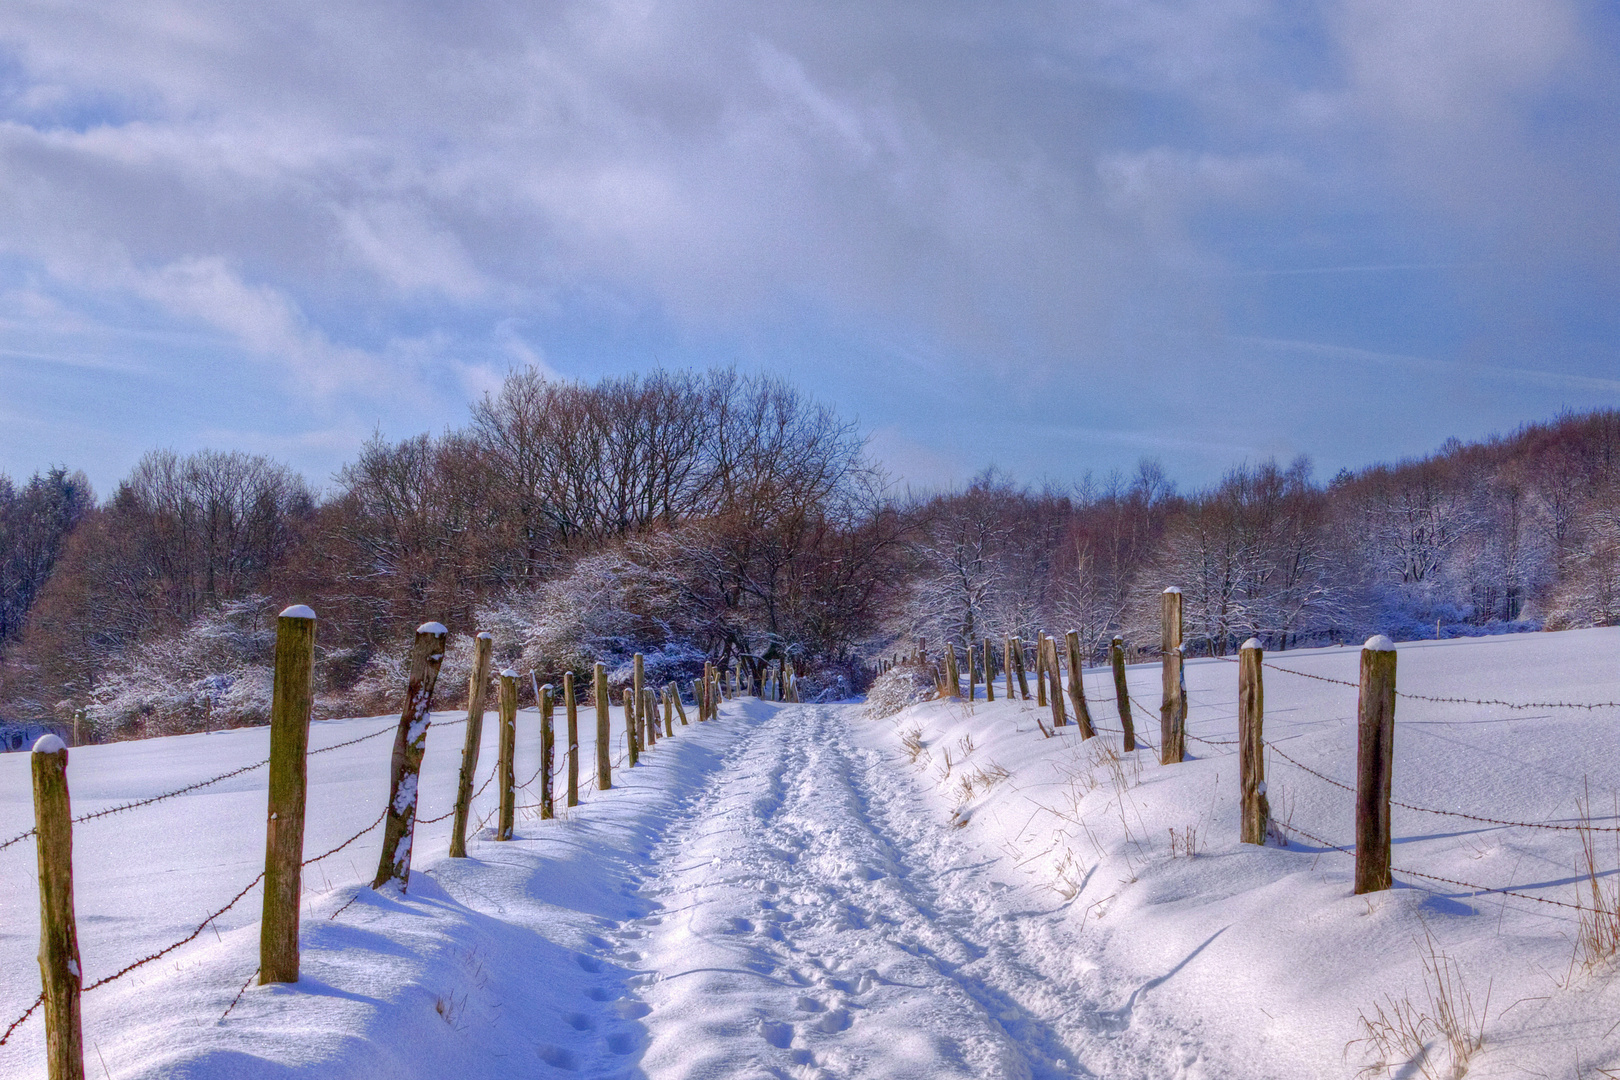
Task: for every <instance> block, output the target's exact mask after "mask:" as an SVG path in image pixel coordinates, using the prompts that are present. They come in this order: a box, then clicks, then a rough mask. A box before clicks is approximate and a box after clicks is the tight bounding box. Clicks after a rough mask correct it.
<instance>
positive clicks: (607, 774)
mask: <svg viewBox="0 0 1620 1080" xmlns="http://www.w3.org/2000/svg"><path fill="white" fill-rule="evenodd" d="M591 693H592V695H593V696H594V697H595V698H596V788H597V790H598V791H606V790H607V789H608V788H610V787H612V786H613V757H612V755H611V753H610V752H609V751H610V749H611V747H610V746H609V743H610V742H611V740H612V738H613V735H612V732H611V731H610V730H609V729H608V709H609V707H610V705H611V702H610V701H609V700H608V685H607V668H605V667H603V666H602V665H601V664H597V665H596V667H595V669H594V679H593V681H592V684H591Z"/></svg>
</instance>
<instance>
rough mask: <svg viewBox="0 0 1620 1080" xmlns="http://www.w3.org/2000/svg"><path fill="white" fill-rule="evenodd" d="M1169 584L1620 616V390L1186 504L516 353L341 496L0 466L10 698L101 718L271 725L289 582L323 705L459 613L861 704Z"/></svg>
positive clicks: (1139, 639) (1286, 604)
mask: <svg viewBox="0 0 1620 1080" xmlns="http://www.w3.org/2000/svg"><path fill="white" fill-rule="evenodd" d="M1167 585H1176V586H1178V587H1180V588H1181V589H1182V592H1183V594H1184V598H1185V611H1186V620H1187V641H1188V644H1189V647H1190V648H1192V649H1193V650H1195V651H1206V652H1211V653H1226V652H1230V651H1231V650H1233V649H1234V648H1235V647H1236V646H1237V645H1238V644H1239V643H1240V642H1242V641H1243V640H1244V639H1246V638H1248V637H1250V636H1258V637H1260V638H1262V639H1263V640H1264V641H1266V643H1267V644H1268V646H1270V647H1273V648H1290V647H1294V646H1297V645H1304V644H1311V643H1321V642H1327V641H1340V640H1354V639H1357V638H1358V637H1360V636H1364V635H1365V634H1368V633H1371V632H1373V631H1375V630H1376V631H1383V632H1386V633H1391V634H1393V635H1394V636H1396V637H1406V638H1410V637H1416V636H1428V635H1432V634H1433V633H1434V632H1435V627H1436V624H1437V623H1438V624H1439V625H1440V626H1441V627H1442V629H1443V630H1444V632H1447V633H1459V632H1468V633H1478V632H1490V631H1492V630H1499V629H1516V628H1517V629H1524V628H1531V627H1535V626H1543V625H1544V626H1549V627H1554V626H1559V627H1561V626H1584V625H1596V624H1611V623H1617V622H1620V412H1597V413H1591V414H1586V415H1578V416H1577V415H1569V416H1563V417H1560V418H1558V419H1557V420H1556V421H1554V422H1552V423H1549V424H1543V425H1534V426H1530V427H1526V428H1524V429H1522V430H1521V431H1519V432H1517V433H1515V434H1514V435H1512V436H1509V437H1506V438H1498V439H1492V440H1490V441H1487V442H1483V443H1478V444H1471V445H1464V444H1462V443H1459V442H1456V441H1455V440H1453V441H1451V442H1449V443H1447V444H1446V445H1445V446H1444V447H1442V449H1441V450H1440V451H1439V452H1438V453H1436V454H1434V455H1432V456H1430V457H1427V458H1424V459H1421V460H1415V461H1406V462H1401V463H1398V464H1392V465H1377V466H1373V467H1371V468H1368V469H1365V470H1362V471H1361V472H1357V473H1352V472H1348V471H1342V472H1340V473H1339V474H1338V475H1337V476H1335V477H1334V478H1333V479H1332V480H1331V481H1330V482H1329V483H1327V484H1326V485H1322V484H1319V483H1317V482H1316V481H1315V479H1314V478H1313V476H1312V470H1311V466H1310V463H1309V461H1307V460H1305V459H1303V458H1301V459H1298V460H1296V461H1294V462H1292V463H1290V464H1288V465H1287V466H1281V465H1278V464H1276V463H1274V462H1269V461H1266V462H1261V463H1259V464H1255V465H1245V466H1240V467H1237V468H1234V469H1232V470H1231V471H1230V472H1228V473H1227V474H1226V475H1225V476H1224V477H1222V479H1221V480H1220V481H1219V482H1217V483H1215V484H1212V485H1210V486H1209V487H1208V488H1205V489H1202V490H1197V491H1192V492H1186V493H1182V492H1178V491H1177V490H1176V489H1175V487H1174V485H1173V484H1171V483H1170V482H1169V480H1168V479H1167V478H1166V476H1165V474H1164V471H1163V470H1162V468H1160V467H1159V466H1158V464H1157V463H1155V462H1153V461H1144V462H1142V463H1141V464H1140V465H1139V466H1138V468H1137V469H1136V470H1135V472H1134V473H1132V474H1130V475H1125V474H1120V473H1114V474H1110V475H1108V476H1105V477H1102V478H1097V477H1095V476H1092V475H1090V474H1087V475H1086V477H1085V478H1084V479H1083V480H1082V481H1081V482H1080V483H1078V484H1075V485H1072V486H1070V487H1068V488H1064V489H1061V490H1060V489H1056V488H1047V489H1043V490H1039V491H1036V490H1031V489H1029V488H1026V487H1023V486H1020V485H1018V484H1016V483H1014V482H1013V481H1012V480H1010V479H1008V478H1007V477H1004V476H1001V475H999V474H997V473H995V472H994V471H991V472H986V473H984V474H982V475H981V476H979V477H977V478H975V479H974V480H973V481H971V482H970V483H968V484H966V485H964V486H963V487H961V488H960V489H957V490H954V491H947V492H939V493H934V494H927V495H923V496H912V495H906V496H903V497H902V496H900V495H898V494H897V493H896V492H895V491H893V490H892V488H891V487H890V486H889V484H888V482H887V481H886V479H885V477H884V476H883V474H882V472H881V470H880V469H879V468H878V467H877V466H876V465H875V464H874V463H873V462H871V461H870V460H869V459H868V458H867V457H866V455H865V452H864V446H863V441H862V439H861V438H860V437H859V435H858V433H857V432H856V430H855V428H854V426H853V425H852V424H851V423H850V422H848V421H846V420H844V419H842V418H840V417H839V416H837V415H836V414H835V413H834V412H832V411H831V410H830V409H828V408H826V407H825V406H823V405H821V404H818V403H817V402H815V401H814V400H812V399H810V398H809V397H807V396H806V395H804V394H803V393H802V392H801V391H799V390H797V389H795V388H794V387H792V386H791V385H789V384H787V383H786V382H784V381H782V380H780V379H776V378H771V377H763V376H746V375H740V374H738V373H737V372H735V371H731V370H716V371H709V372H703V373H694V372H663V371H659V372H654V373H652V374H649V375H639V376H636V375H632V376H626V377H622V378H611V379H604V380H602V381H600V382H597V383H594V384H583V383H575V382H564V381H555V380H548V379H546V378H544V377H542V376H541V375H540V374H539V373H538V372H536V371H534V370H532V369H528V370H522V371H516V372H513V373H512V374H511V375H509V376H508V377H507V378H506V380H505V381H504V383H503V384H502V386H501V387H500V389H499V390H497V391H495V392H493V393H490V394H488V395H486V396H485V397H484V398H483V399H482V400H480V401H478V402H476V403H475V404H474V405H473V407H472V412H471V417H470V421H469V423H468V424H467V425H466V426H465V427H463V428H461V429H459V430H454V431H447V432H445V433H443V434H441V435H418V436H414V437H410V438H406V439H402V440H400V441H398V442H390V441H388V440H386V439H384V438H382V437H381V436H380V435H379V436H376V437H374V438H373V439H372V440H371V441H370V442H368V443H367V444H366V445H365V446H364V447H362V449H361V451H360V453H359V454H358V456H357V457H356V458H355V459H354V460H353V461H352V462H350V463H349V464H347V465H345V466H344V467H343V468H342V469H340V470H339V471H338V473H337V474H336V476H335V477H333V484H332V486H331V488H330V489H329V490H328V491H327V492H326V493H325V494H324V495H317V494H316V493H315V492H313V491H311V490H310V488H309V487H308V485H307V484H306V483H305V482H304V481H303V479H302V478H300V477H299V476H298V475H297V474H295V473H293V472H292V471H291V470H289V469H287V468H286V467H285V466H282V465H280V464H278V463H276V462H274V461H272V460H270V459H268V458H265V457H262V456H257V455H250V454H243V453H236V452H215V451H204V452H201V453H197V454H192V455H189V456H180V455H177V454H175V453H173V452H170V451H153V452H152V453H149V454H147V455H146V456H145V457H144V458H142V459H141V461H140V462H139V463H138V464H137V465H136V467H135V468H134V470H133V471H132V472H131V474H130V475H129V476H128V477H127V478H126V479H125V480H124V481H123V482H122V483H120V484H119V485H118V487H117V488H116V490H115V491H114V492H113V493H112V494H111V496H110V497H109V498H107V499H106V501H105V502H103V503H101V504H100V505H99V506H98V505H96V503H95V500H94V497H93V495H92V494H91V492H90V489H89V485H88V483H86V482H85V480H84V477H83V476H82V474H69V473H68V472H67V471H66V470H65V469H52V470H51V471H49V472H48V473H45V474H42V475H38V476H35V477H34V478H33V479H32V480H30V481H29V482H28V483H27V484H26V485H23V486H21V487H17V486H15V485H13V484H12V483H11V482H10V481H9V480H5V479H4V478H0V709H3V710H4V711H5V712H6V713H7V715H17V716H19V717H28V718H35V719H47V720H48V719H53V718H54V719H63V718H65V717H66V716H67V715H70V714H71V713H73V712H75V711H77V710H80V709H83V710H86V711H87V712H88V714H89V715H90V718H91V720H92V723H93V724H94V725H95V726H96V727H97V729H98V730H99V731H101V732H102V733H103V734H105V735H108V736H115V735H127V734H141V733H152V732H160V731H175V730H187V729H190V728H194V727H197V726H200V725H201V724H203V723H247V722H256V721H258V720H260V719H262V718H263V716H264V714H265V710H266V708H267V705H268V697H267V695H268V693H269V681H268V669H267V666H266V665H267V663H268V659H269V658H268V654H267V650H268V643H269V641H270V637H269V636H268V634H269V631H270V628H271V619H272V618H273V616H274V614H275V612H276V611H277V610H279V608H280V607H281V606H283V605H285V604H287V603H291V602H295V601H297V602H308V603H310V604H312V605H314V606H315V607H316V609H317V611H318V612H319V614H320V617H321V622H320V630H319V643H320V654H319V655H320V670H319V679H320V687H321V695H322V696H321V704H320V708H321V710H322V711H323V713H328V714H330V713H336V712H342V711H353V710H359V709H372V708H382V707H386V706H388V705H390V704H392V701H391V698H392V696H393V695H396V694H397V693H398V689H399V687H398V685H397V683H398V681H399V677H400V670H399V665H400V662H401V660H402V658H403V649H404V645H405V643H406V642H407V641H408V639H409V634H410V630H411V628H412V627H414V626H415V625H416V624H417V623H419V622H421V621H423V620H424V619H428V618H433V619H438V620H441V621H443V622H445V623H447V624H449V625H450V626H451V628H452V630H453V631H455V632H456V633H457V635H460V637H458V638H457V639H455V643H454V644H453V645H452V648H451V652H450V655H449V656H448V658H447V659H446V662H445V667H444V674H443V675H442V676H441V686H442V687H444V688H445V693H446V695H447V697H448V695H453V694H454V693H456V692H458V691H459V690H461V689H464V688H465V682H466V679H467V678H468V673H469V670H470V656H471V648H470V644H468V643H467V641H462V640H461V637H464V636H465V635H466V634H470V633H472V632H474V631H477V630H483V629H488V630H490V631H491V632H493V633H494V634H495V636H496V640H497V649H498V652H499V656H500V658H501V660H502V662H503V663H521V664H523V665H526V666H528V667H532V668H535V669H538V670H539V671H540V672H541V675H542V678H543V679H544V678H548V677H549V678H555V677H558V676H560V675H561V673H562V672H563V671H565V670H574V671H576V672H577V673H578V674H580V675H584V674H585V673H586V670H587V668H588V665H589V664H590V663H592V662H594V661H596V660H603V661H606V662H607V663H608V664H609V666H610V668H612V669H613V670H614V671H615V673H616V674H615V677H618V674H619V673H621V672H624V671H628V659H629V657H630V655H631V654H632V653H633V652H642V653H643V654H644V655H646V656H647V657H648V658H649V661H648V662H649V664H650V665H651V666H652V668H653V669H655V670H656V671H657V672H658V673H659V678H665V677H687V676H689V675H690V673H691V672H693V671H695V670H697V669H699V668H700V667H701V664H702V662H703V661H704V660H705V659H718V660H721V661H726V662H729V661H731V660H733V659H742V660H744V661H745V662H751V663H759V662H762V661H763V660H765V659H766V658H770V659H772V660H774V659H779V658H780V659H787V660H790V661H792V662H794V663H795V664H798V665H799V666H800V667H801V670H803V671H804V672H805V673H806V674H807V675H808V677H809V680H810V681H809V682H807V683H806V685H807V686H811V685H814V684H816V682H817V680H820V685H821V686H822V687H824V689H825V690H826V692H828V693H833V692H838V693H844V692H849V691H850V690H852V689H854V688H855V684H856V683H857V682H858V680H859V671H860V663H859V661H860V659H861V658H862V657H864V656H869V655H872V654H875V653H880V652H886V651H890V650H894V649H898V648H901V647H903V645H902V644H901V643H909V642H911V641H912V640H914V639H915V638H916V637H925V638H928V639H930V640H931V641H934V642H940V641H946V640H950V641H955V642H957V643H959V644H960V643H962V642H964V641H973V642H975V643H977V642H978V641H980V640H982V639H984V638H986V637H989V638H992V639H999V638H1000V637H1001V636H1003V635H1005V634H1018V635H1021V636H1025V637H1028V636H1031V635H1032V634H1033V633H1034V632H1035V631H1036V630H1038V629H1048V630H1068V629H1075V630H1077V631H1079V634H1080V638H1081V641H1082V643H1083V647H1084V648H1085V649H1086V650H1088V652H1089V653H1090V655H1092V656H1093V657H1097V658H1101V657H1102V655H1103V653H1104V651H1105V650H1106V648H1107V645H1108V642H1109V640H1110V639H1111V638H1112V637H1113V636H1114V635H1116V634H1118V635H1122V636H1123V637H1125V638H1126V639H1127V641H1128V642H1129V643H1131V644H1132V645H1135V646H1138V647H1148V648H1152V647H1153V646H1155V645H1156V643H1157V640H1158V627H1157V620H1158V596H1159V593H1160V592H1161V591H1162V590H1163V589H1164V587H1165V586H1167ZM469 640H470V639H469Z"/></svg>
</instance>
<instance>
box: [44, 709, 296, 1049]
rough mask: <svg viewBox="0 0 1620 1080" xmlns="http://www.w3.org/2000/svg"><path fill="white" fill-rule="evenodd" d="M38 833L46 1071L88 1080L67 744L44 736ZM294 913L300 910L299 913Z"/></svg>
mask: <svg viewBox="0 0 1620 1080" xmlns="http://www.w3.org/2000/svg"><path fill="white" fill-rule="evenodd" d="M30 757H31V758H32V761H31V762H30V764H31V766H32V768H33V774H34V832H35V836H36V847H37V850H38V852H39V981H40V986H41V989H42V992H43V997H44V1001H45V1068H46V1076H47V1077H49V1080H84V1034H83V1023H82V1019H81V1017H80V1013H79V988H80V987H81V986H82V985H83V983H84V976H83V974H82V972H83V970H84V969H83V968H82V967H80V965H79V928H78V919H77V918H76V917H75V916H74V914H73V808H72V806H71V805H70V803H69V800H68V783H67V762H68V750H67V744H66V743H64V742H63V741H62V740H61V738H60V737H59V736H56V735H42V736H40V738H39V741H38V742H36V743H34V752H33V753H32V754H31V755H30ZM295 910H296V909H295Z"/></svg>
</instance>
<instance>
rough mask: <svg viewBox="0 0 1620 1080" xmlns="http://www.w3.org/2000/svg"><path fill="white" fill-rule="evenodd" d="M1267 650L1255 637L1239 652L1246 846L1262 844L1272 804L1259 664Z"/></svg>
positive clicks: (1240, 771) (1240, 752) (1240, 751)
mask: <svg viewBox="0 0 1620 1080" xmlns="http://www.w3.org/2000/svg"><path fill="white" fill-rule="evenodd" d="M1265 659H1266V651H1265V650H1264V649H1263V648H1261V647H1260V641H1259V639H1258V638H1250V639H1249V640H1248V641H1245V642H1244V643H1243V647H1242V648H1241V649H1239V650H1238V776H1239V780H1240V782H1241V784H1242V785H1243V808H1242V809H1243V834H1242V836H1241V837H1240V839H1241V840H1242V841H1243V843H1245V844H1264V843H1265V842H1266V824H1267V822H1268V821H1270V819H1271V804H1270V802H1269V801H1268V800H1267V799H1266V760H1265V752H1266V740H1265V718H1266V689H1265V678H1264V674H1263V670H1264V669H1263V668H1262V667H1261V665H1262V664H1264V663H1265Z"/></svg>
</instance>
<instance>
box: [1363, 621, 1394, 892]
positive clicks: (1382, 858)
mask: <svg viewBox="0 0 1620 1080" xmlns="http://www.w3.org/2000/svg"><path fill="white" fill-rule="evenodd" d="M1356 711H1357V716H1358V720H1359V724H1358V732H1357V733H1358V738H1357V740H1356V892H1357V893H1358V894H1359V893H1368V892H1379V891H1380V890H1383V889H1387V888H1389V887H1390V884H1391V881H1390V874H1389V866H1390V825H1389V791H1390V781H1391V777H1392V774H1393V772H1394V764H1395V643H1394V642H1392V641H1390V640H1389V638H1387V637H1385V636H1384V635H1383V634H1379V635H1377V636H1375V637H1371V638H1368V639H1367V644H1365V645H1363V646H1362V648H1361V697H1360V700H1359V702H1358V703H1357V709H1356Z"/></svg>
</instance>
